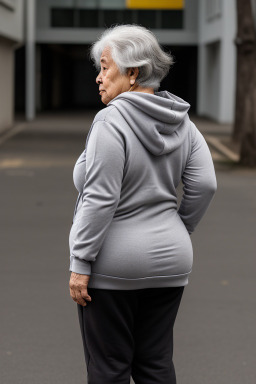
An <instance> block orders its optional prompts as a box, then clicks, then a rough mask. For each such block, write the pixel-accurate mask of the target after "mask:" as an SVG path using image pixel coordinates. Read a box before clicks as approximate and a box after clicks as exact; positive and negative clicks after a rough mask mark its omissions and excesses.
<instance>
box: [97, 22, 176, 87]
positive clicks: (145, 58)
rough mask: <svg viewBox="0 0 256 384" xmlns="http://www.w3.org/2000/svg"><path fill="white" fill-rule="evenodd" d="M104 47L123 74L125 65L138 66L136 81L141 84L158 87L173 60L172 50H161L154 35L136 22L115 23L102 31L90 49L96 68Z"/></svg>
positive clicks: (98, 65) (125, 70)
mask: <svg viewBox="0 0 256 384" xmlns="http://www.w3.org/2000/svg"><path fill="white" fill-rule="evenodd" d="M106 47H109V48H110V50H111V54H112V58H113V60H114V61H115V63H116V65H117V67H118V69H119V71H120V73H122V74H125V73H126V72H127V69H128V68H136V67H138V68H139V75H138V77H137V79H136V82H137V83H138V84H139V85H140V86H142V87H150V88H154V90H157V89H158V88H159V86H160V82H161V81H162V80H163V78H164V77H165V76H166V75H167V74H168V72H169V69H170V66H171V65H172V64H173V58H172V56H171V54H170V53H167V52H164V51H163V49H162V47H161V46H160V45H159V43H158V41H157V39H156V37H155V35H154V34H153V33H152V32H151V31H149V30H148V29H146V28H144V27H142V26H139V25H135V24H126V25H116V26H114V27H111V28H108V29H106V30H105V31H104V32H103V34H102V35H101V37H100V38H99V40H98V41H96V42H95V43H94V44H93V45H92V47H91V51H90V54H91V58H92V60H93V61H94V64H95V66H96V68H97V69H98V70H100V57H101V54H102V52H103V50H104V48H106Z"/></svg>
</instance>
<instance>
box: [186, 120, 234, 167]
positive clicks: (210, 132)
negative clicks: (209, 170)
mask: <svg viewBox="0 0 256 384" xmlns="http://www.w3.org/2000/svg"><path fill="white" fill-rule="evenodd" d="M192 120H193V122H194V123H195V124H196V126H197V128H198V129H199V130H200V132H202V134H203V135H204V137H205V139H206V141H207V143H208V145H209V147H210V149H211V152H212V157H213V160H214V161H231V162H235V163H237V162H238V161H239V151H240V148H239V144H237V143H234V142H232V139H231V138H232V129H233V127H232V124H219V123H216V122H214V121H211V120H209V119H206V118H202V117H198V116H195V117H192Z"/></svg>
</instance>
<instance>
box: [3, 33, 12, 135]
mask: <svg viewBox="0 0 256 384" xmlns="http://www.w3.org/2000/svg"><path fill="white" fill-rule="evenodd" d="M13 57H14V55H13V44H12V43H10V41H8V40H7V39H5V38H1V37H0V84H1V87H0V132H1V131H3V130H5V129H7V128H8V127H10V126H11V125H12V124H13V100H14V92H13V88H14V85H13V72H14V71H13V69H14V68H13Z"/></svg>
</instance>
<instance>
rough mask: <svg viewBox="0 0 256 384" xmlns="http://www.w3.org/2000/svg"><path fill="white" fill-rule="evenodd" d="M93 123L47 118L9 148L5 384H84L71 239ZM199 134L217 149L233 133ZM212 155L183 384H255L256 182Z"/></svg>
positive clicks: (188, 293) (186, 308)
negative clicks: (213, 173)
mask: <svg viewBox="0 0 256 384" xmlns="http://www.w3.org/2000/svg"><path fill="white" fill-rule="evenodd" d="M93 115H94V112H91V113H90V114H87V115H82V114H75V115H73V116H70V115H62V116H58V115H51V116H49V115H48V116H43V117H41V118H40V119H38V120H37V121H36V122H33V123H31V124H29V125H27V126H26V127H24V126H19V127H18V128H17V129H16V130H17V131H18V130H20V132H19V133H17V134H16V135H14V136H13V137H11V138H9V140H7V141H5V142H4V140H3V138H2V144H1V147H0V185H1V189H0V191H1V195H0V197H1V198H0V206H1V232H0V246H1V269H0V275H1V276H0V284H1V286H0V307H1V321H0V323H1V328H0V329H1V331H0V332H1V340H0V361H1V370H0V382H1V384H70V383H72V384H80V383H86V380H85V367H84V361H83V351H82V344H81V340H80V334H79V328H78V320H77V316H76V305H75V304H74V303H73V301H72V300H71V299H70V298H69V291H68V280H69V272H68V265H69V260H68V258H69V255H68V233H69V229H70V226H71V221H72V213H73V208H74V203H75V199H76V192H75V189H74V187H73V185H72V169H73V165H74V162H75V160H76V158H77V157H78V155H79V154H80V152H81V151H82V149H83V147H84V142H85V136H86V132H87V130H88V128H89V125H90V122H91V120H92V118H93ZM198 126H200V129H201V130H202V131H204V133H205V134H208V135H210V136H211V137H212V136H213V137H217V138H218V137H219V136H220V135H222V134H225V135H226V134H228V129H230V127H228V126H226V127H222V129H223V131H221V127H219V126H216V125H214V124H213V123H207V122H205V121H203V120H200V121H198ZM214 127H215V128H214ZM24 128H26V129H24ZM224 131H225V133H224ZM13 132H15V131H13ZM0 143H1V138H0ZM211 149H212V153H213V157H214V158H215V160H216V163H215V164H216V170H217V178H218V193H217V194H216V197H215V200H214V202H213V203H212V205H211V207H210V209H209V211H208V215H207V216H206V217H205V219H204V220H203V221H202V223H201V224H200V226H199V227H198V230H197V232H196V233H195V234H194V235H193V243H194V251H195V252H194V253H195V261H194V269H193V274H192V276H191V279H190V284H189V286H188V287H187V288H186V290H185V295H184V299H183V302H182V305H181V308H180V312H179V315H178V318H177V323H176V328H175V341H176V345H175V363H176V371H177V376H178V383H179V384H241V383H242V384H255V382H256V329H255V328H256V327H255V324H256V295H255V289H256V279H255V266H256V261H255V259H256V255H255V249H256V240H255V229H256V215H255V209H256V193H255V192H256V171H253V170H245V169H241V168H239V167H238V166H237V165H235V164H234V163H232V162H231V161H230V160H227V158H225V156H223V153H221V152H219V151H218V150H217V149H216V147H214V146H211ZM113 384H114V383H113Z"/></svg>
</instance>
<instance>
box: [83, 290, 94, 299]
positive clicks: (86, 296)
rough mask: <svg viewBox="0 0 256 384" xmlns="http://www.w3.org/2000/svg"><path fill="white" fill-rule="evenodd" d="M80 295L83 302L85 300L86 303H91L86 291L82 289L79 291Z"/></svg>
mask: <svg viewBox="0 0 256 384" xmlns="http://www.w3.org/2000/svg"><path fill="white" fill-rule="evenodd" d="M81 295H82V298H83V299H84V300H86V301H92V298H91V296H90V295H89V294H88V291H87V289H85V288H83V289H82V290H81Z"/></svg>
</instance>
